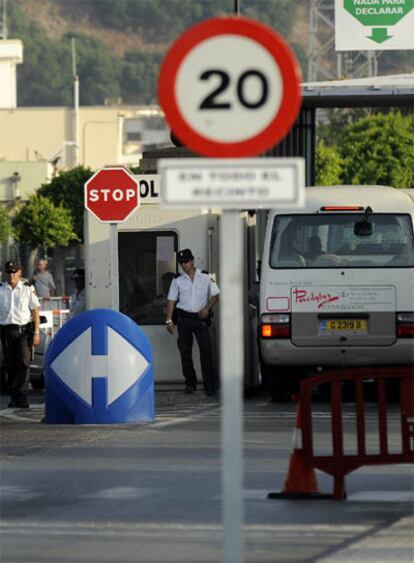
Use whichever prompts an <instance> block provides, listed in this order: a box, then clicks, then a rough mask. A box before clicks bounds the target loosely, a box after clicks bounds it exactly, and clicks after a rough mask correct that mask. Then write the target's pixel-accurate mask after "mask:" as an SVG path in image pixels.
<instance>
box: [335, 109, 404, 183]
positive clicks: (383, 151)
mask: <svg viewBox="0 0 414 563" xmlns="http://www.w3.org/2000/svg"><path fill="white" fill-rule="evenodd" d="M413 146H414V123H413V121H412V118H411V117H410V116H403V115H401V113H400V112H396V113H393V112H391V113H388V114H377V115H371V116H367V117H363V118H361V119H358V120H357V121H356V122H355V123H351V124H350V125H348V127H346V128H345V130H344V132H343V134H342V136H341V138H340V143H339V152H340V154H341V156H342V158H343V162H344V172H343V183H344V184H374V185H385V186H393V187H395V188H412V187H414V151H413Z"/></svg>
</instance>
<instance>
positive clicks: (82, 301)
mask: <svg viewBox="0 0 414 563" xmlns="http://www.w3.org/2000/svg"><path fill="white" fill-rule="evenodd" d="M72 279H73V280H74V281H75V288H76V289H75V291H74V292H73V293H72V295H71V298H70V305H69V319H73V317H76V315H79V313H83V311H85V309H86V296H85V270H84V269H83V268H77V269H76V270H75V271H74V272H73V274H72Z"/></svg>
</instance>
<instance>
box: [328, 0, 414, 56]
mask: <svg viewBox="0 0 414 563" xmlns="http://www.w3.org/2000/svg"><path fill="white" fill-rule="evenodd" d="M413 29H414V3H413V0H335V49H336V51H386V50H393V49H414V34H413Z"/></svg>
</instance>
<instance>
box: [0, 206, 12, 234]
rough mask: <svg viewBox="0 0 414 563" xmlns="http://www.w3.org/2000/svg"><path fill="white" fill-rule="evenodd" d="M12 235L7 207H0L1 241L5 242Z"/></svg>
mask: <svg viewBox="0 0 414 563" xmlns="http://www.w3.org/2000/svg"><path fill="white" fill-rule="evenodd" d="M9 235H10V217H9V214H8V212H7V209H4V207H0V242H5V241H6V240H7V239H8V238H9Z"/></svg>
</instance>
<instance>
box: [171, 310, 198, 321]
mask: <svg viewBox="0 0 414 563" xmlns="http://www.w3.org/2000/svg"><path fill="white" fill-rule="evenodd" d="M176 311H177V317H182V318H184V319H199V318H200V317H199V316H198V313H189V312H188V311H184V310H183V309H179V308H178V307H177V308H176Z"/></svg>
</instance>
